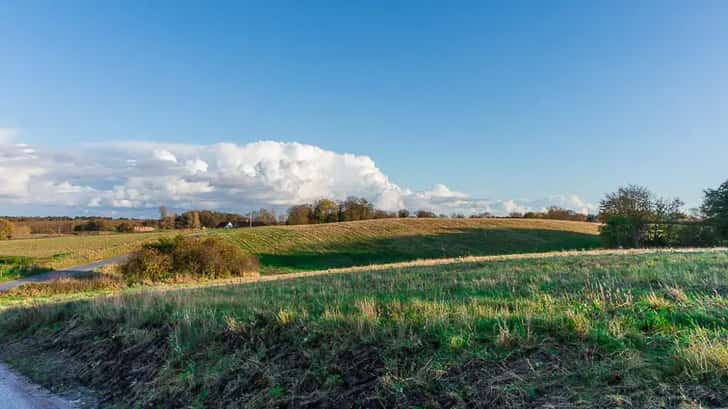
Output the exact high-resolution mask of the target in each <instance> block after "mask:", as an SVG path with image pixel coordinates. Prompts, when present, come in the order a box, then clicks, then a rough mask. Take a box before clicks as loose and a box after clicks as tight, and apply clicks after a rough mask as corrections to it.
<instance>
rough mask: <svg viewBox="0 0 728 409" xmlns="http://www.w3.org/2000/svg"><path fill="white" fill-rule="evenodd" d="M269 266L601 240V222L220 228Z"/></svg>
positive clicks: (585, 244) (566, 246)
mask: <svg viewBox="0 0 728 409" xmlns="http://www.w3.org/2000/svg"><path fill="white" fill-rule="evenodd" d="M217 234H220V235H221V236H222V237H225V238H227V239H228V240H230V241H232V242H233V243H235V244H237V245H238V246H240V247H241V248H243V249H244V250H246V251H248V252H250V253H252V254H255V255H257V256H258V257H259V259H260V262H261V265H262V266H263V271H262V272H263V273H277V272H291V271H305V270H319V269H328V268H337V267H349V266H357V265H369V264H381V263H390V262H399V261H411V260H416V259H431V258H445V257H460V256H484V255H496V254H512V253H530V252H544V251H557V250H573V249H593V248H597V247H599V246H600V240H599V237H598V236H597V234H598V225H596V224H594V223H582V222H565V221H558V220H532V219H529V220H526V219H444V220H443V219H383V220H367V221H360V222H348V223H333V224H322V225H304V226H275V227H261V228H255V229H238V230H232V231H221V232H218V233H217Z"/></svg>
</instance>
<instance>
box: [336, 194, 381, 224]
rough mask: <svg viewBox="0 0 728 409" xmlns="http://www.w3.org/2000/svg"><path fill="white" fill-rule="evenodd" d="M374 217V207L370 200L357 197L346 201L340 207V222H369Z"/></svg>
mask: <svg viewBox="0 0 728 409" xmlns="http://www.w3.org/2000/svg"><path fill="white" fill-rule="evenodd" d="M373 217H374V206H373V205H372V204H371V203H369V201H368V200H366V199H364V198H363V197H362V198H356V197H350V198H348V199H346V200H345V201H344V202H343V203H341V205H340V206H339V220H341V221H346V222H348V221H353V220H367V219H372V218H373Z"/></svg>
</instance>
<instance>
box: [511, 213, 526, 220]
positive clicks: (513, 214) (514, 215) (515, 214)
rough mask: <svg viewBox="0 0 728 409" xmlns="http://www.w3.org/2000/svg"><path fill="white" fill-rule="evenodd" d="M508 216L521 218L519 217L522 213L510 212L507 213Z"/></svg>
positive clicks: (521, 216)
mask: <svg viewBox="0 0 728 409" xmlns="http://www.w3.org/2000/svg"><path fill="white" fill-rule="evenodd" d="M508 217H510V218H512V219H521V218H523V213H521V212H510V213H508Z"/></svg>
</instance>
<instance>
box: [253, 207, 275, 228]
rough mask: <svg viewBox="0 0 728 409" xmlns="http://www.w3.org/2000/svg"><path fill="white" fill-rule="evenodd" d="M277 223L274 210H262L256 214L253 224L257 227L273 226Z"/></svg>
mask: <svg viewBox="0 0 728 409" xmlns="http://www.w3.org/2000/svg"><path fill="white" fill-rule="evenodd" d="M276 223H277V219H276V214H275V212H274V211H273V210H268V209H260V210H258V211H257V212H255V217H253V224H254V225H256V226H272V225H274V224H276Z"/></svg>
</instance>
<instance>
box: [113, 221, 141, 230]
mask: <svg viewBox="0 0 728 409" xmlns="http://www.w3.org/2000/svg"><path fill="white" fill-rule="evenodd" d="M134 227H136V225H135V224H134V223H129V222H121V223H119V225H118V226H116V231H118V232H119V233H134Z"/></svg>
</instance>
